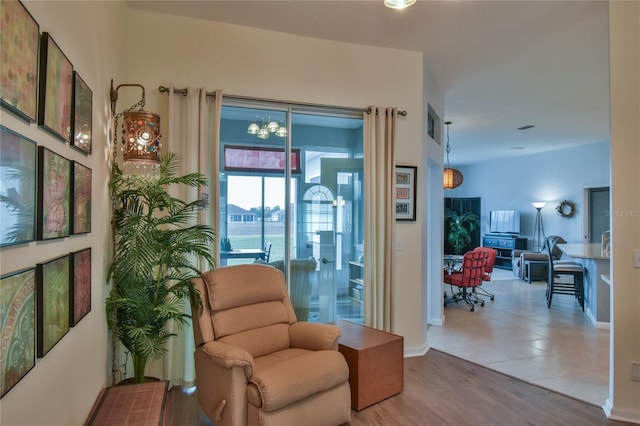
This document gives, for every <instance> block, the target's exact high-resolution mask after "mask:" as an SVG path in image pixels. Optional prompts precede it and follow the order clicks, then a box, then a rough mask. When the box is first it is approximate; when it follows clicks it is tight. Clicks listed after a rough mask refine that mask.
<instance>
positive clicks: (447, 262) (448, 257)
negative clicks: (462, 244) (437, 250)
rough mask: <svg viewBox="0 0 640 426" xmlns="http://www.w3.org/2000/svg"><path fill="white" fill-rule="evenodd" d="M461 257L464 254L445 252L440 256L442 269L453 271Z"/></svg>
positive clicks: (460, 261)
mask: <svg viewBox="0 0 640 426" xmlns="http://www.w3.org/2000/svg"><path fill="white" fill-rule="evenodd" d="M463 258H464V256H463V255H461V254H445V255H444V256H443V257H442V260H443V263H444V269H446V270H447V271H453V270H454V269H455V266H456V265H457V264H459V263H462V259H463Z"/></svg>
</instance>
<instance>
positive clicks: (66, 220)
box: [36, 146, 71, 240]
mask: <svg viewBox="0 0 640 426" xmlns="http://www.w3.org/2000/svg"><path fill="white" fill-rule="evenodd" d="M70 194H71V161H69V160H67V159H66V158H64V157H63V156H61V155H58V154H56V153H55V152H53V151H51V150H49V149H47V148H45V147H43V146H39V147H38V202H37V212H38V218H37V228H36V229H37V237H38V239H39V240H49V239H53V238H62V237H68V236H69V232H70V229H71V218H70V212H71V209H70V204H71V203H70V200H69V197H70Z"/></svg>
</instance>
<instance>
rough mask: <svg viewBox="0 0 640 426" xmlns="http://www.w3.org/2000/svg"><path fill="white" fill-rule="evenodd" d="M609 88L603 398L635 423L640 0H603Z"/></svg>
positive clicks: (639, 334) (639, 402)
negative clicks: (608, 287)
mask: <svg viewBox="0 0 640 426" xmlns="http://www.w3.org/2000/svg"><path fill="white" fill-rule="evenodd" d="M609 28H610V39H609V45H610V52H609V54H610V64H611V66H610V70H611V72H610V87H611V184H612V185H611V187H612V191H611V207H612V211H613V213H614V214H613V216H612V227H611V256H612V258H613V265H612V271H611V279H612V281H613V284H612V296H611V300H612V304H613V306H614V308H615V309H614V310H613V311H612V312H613V315H612V318H611V323H612V330H613V331H612V334H611V338H612V342H613V350H612V353H611V366H612V369H611V373H610V388H609V398H608V400H607V403H606V406H605V411H606V412H607V413H608V414H610V415H611V417H613V418H618V419H623V420H624V419H627V420H631V421H634V422H636V423H640V381H633V380H631V364H632V363H640V328H639V327H638V325H639V324H640V269H639V268H637V267H636V268H634V266H633V261H632V259H633V250H640V190H639V189H638V184H639V183H640V168H639V167H638V164H640V161H639V160H640V143H639V141H640V121H638V117H640V50H638V46H640V3H638V2H617V1H612V2H609Z"/></svg>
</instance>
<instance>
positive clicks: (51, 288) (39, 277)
mask: <svg viewBox="0 0 640 426" xmlns="http://www.w3.org/2000/svg"><path fill="white" fill-rule="evenodd" d="M70 270H71V268H70V260H69V255H65V256H62V257H59V258H57V259H53V260H50V261H48V262H45V263H39V264H38V265H37V267H36V281H37V284H38V296H37V301H38V357H39V358H41V357H43V356H44V355H45V354H46V353H47V352H49V350H51V348H52V347H53V346H54V345H55V344H56V343H58V341H60V339H62V337H63V336H64V335H65V334H67V332H68V331H69V302H70V300H69V297H70V292H69V284H70Z"/></svg>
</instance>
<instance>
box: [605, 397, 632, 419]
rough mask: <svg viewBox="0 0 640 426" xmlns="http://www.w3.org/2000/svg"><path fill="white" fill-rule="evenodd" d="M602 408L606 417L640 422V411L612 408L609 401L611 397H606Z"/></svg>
mask: <svg viewBox="0 0 640 426" xmlns="http://www.w3.org/2000/svg"><path fill="white" fill-rule="evenodd" d="M602 409H603V410H604V414H605V415H606V416H607V418H608V419H611V420H619V421H623V422H629V423H638V424H640V411H636V410H619V409H617V408H614V407H613V405H612V402H611V398H607V400H606V401H605V404H604V405H603V406H602Z"/></svg>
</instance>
